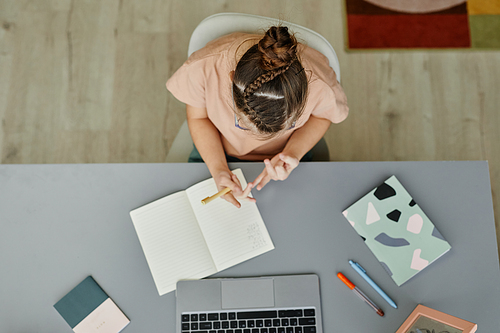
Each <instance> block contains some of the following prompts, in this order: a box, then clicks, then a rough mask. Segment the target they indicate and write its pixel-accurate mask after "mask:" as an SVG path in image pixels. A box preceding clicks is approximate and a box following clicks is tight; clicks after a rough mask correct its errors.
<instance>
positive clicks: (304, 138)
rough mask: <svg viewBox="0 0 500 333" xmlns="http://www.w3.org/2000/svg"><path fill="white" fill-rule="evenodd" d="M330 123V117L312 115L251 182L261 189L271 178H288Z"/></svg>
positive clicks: (267, 161)
mask: <svg viewBox="0 0 500 333" xmlns="http://www.w3.org/2000/svg"><path fill="white" fill-rule="evenodd" d="M330 124H331V122H330V120H328V119H324V118H316V117H314V116H311V117H310V118H309V120H308V121H307V122H306V123H305V124H304V126H302V127H301V128H299V129H297V130H296V131H295V132H293V134H292V135H291V136H290V139H288V142H287V144H286V146H285V148H284V149H283V151H282V152H281V153H279V154H278V155H276V156H274V157H273V158H272V159H271V160H268V159H266V160H264V164H265V165H266V167H265V169H264V171H262V173H261V174H260V175H259V176H258V177H257V178H256V179H255V180H254V181H253V182H252V183H250V184H252V186H253V187H255V186H257V190H261V189H262V188H263V187H264V186H266V184H267V183H268V182H269V181H270V180H271V179H273V180H285V179H286V178H288V175H289V174H290V173H291V172H292V170H293V169H295V168H296V167H297V165H299V161H300V159H301V158H302V157H303V156H304V155H305V154H306V153H307V152H308V151H309V150H311V149H312V148H313V147H314V146H315V145H316V143H318V141H319V140H321V138H322V137H323V136H324V135H325V133H326V131H327V130H328V128H329V127H330Z"/></svg>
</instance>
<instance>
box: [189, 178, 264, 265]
mask: <svg viewBox="0 0 500 333" xmlns="http://www.w3.org/2000/svg"><path fill="white" fill-rule="evenodd" d="M233 173H234V174H236V175H237V176H238V179H239V180H240V182H241V185H242V187H243V188H245V187H246V185H247V182H246V180H245V177H244V176H243V172H242V171H241V169H236V170H233ZM186 192H187V194H188V196H189V199H190V201H191V205H192V207H193V210H194V213H195V215H196V217H197V218H198V224H199V226H200V228H201V230H202V232H203V236H204V237H205V241H206V243H207V245H208V248H209V249H210V253H211V254H212V259H213V261H214V262H215V266H216V267H217V271H221V270H224V269H226V268H229V267H231V266H234V265H236V264H239V263H241V262H243V261H245V260H248V259H250V258H253V257H255V256H258V255H260V254H262V253H265V252H267V251H270V250H272V249H274V245H273V243H272V241H271V237H269V233H268V232H267V229H266V226H265V224H264V221H263V220H262V217H261V215H260V212H259V209H258V208H257V205H256V204H255V203H252V202H247V201H242V202H241V208H236V207H234V206H233V205H232V204H230V203H229V202H227V201H226V200H224V199H221V198H219V199H216V200H214V201H212V202H210V203H208V204H206V205H202V204H201V200H202V199H204V198H206V197H207V196H209V195H212V194H215V193H217V187H216V185H215V181H214V180H213V179H208V180H205V181H203V182H201V183H198V184H196V185H194V186H191V187H190V188H189V189H187V190H186Z"/></svg>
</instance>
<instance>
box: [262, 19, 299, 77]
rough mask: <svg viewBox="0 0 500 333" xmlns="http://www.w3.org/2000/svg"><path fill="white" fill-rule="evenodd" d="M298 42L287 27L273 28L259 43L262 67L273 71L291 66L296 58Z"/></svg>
mask: <svg viewBox="0 0 500 333" xmlns="http://www.w3.org/2000/svg"><path fill="white" fill-rule="evenodd" d="M296 48H297V40H296V39H295V37H294V36H293V35H290V33H289V32H288V28H287V27H271V28H270V29H269V30H267V32H266V34H265V35H264V37H263V38H262V39H261V40H260V41H259V44H258V49H259V51H260V53H261V66H262V69H264V70H273V69H275V68H279V67H283V66H286V65H289V64H291V63H292V62H293V61H294V60H295V59H296V58H297V54H296Z"/></svg>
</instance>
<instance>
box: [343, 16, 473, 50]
mask: <svg viewBox="0 0 500 333" xmlns="http://www.w3.org/2000/svg"><path fill="white" fill-rule="evenodd" d="M347 25H348V35H349V48H352V49H356V48H362V49H366V48H444V47H470V34H469V23H468V18H467V15H421V14H420V15H347Z"/></svg>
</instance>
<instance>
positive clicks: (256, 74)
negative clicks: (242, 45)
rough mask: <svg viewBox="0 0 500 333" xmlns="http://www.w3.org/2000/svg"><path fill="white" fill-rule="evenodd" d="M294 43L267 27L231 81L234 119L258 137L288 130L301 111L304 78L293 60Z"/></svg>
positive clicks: (280, 31) (283, 30)
mask: <svg viewBox="0 0 500 333" xmlns="http://www.w3.org/2000/svg"><path fill="white" fill-rule="evenodd" d="M296 52H297V40H296V39H295V37H294V36H292V35H290V33H289V32H288V28H286V27H271V28H270V29H269V30H268V31H267V32H266V34H265V36H264V38H262V39H261V40H260V41H259V43H258V44H256V45H254V46H252V47H251V48H250V49H249V50H248V51H247V52H246V53H245V54H244V55H243V57H242V58H241V59H240V61H239V62H238V64H237V66H236V70H235V72H234V77H233V87H232V89H233V99H234V102H235V105H236V110H235V112H236V113H237V116H239V117H241V118H245V119H246V120H247V121H248V122H250V123H251V127H252V128H254V129H255V130H254V131H256V132H257V133H258V135H259V136H262V137H264V138H270V137H273V136H275V135H276V134H278V133H280V132H282V131H286V130H287V129H291V128H293V127H294V125H295V121H297V119H298V118H299V117H300V115H301V114H302V111H303V110H304V106H305V102H306V97H307V77H306V74H305V73H304V68H303V67H302V65H301V63H300V61H299V59H298V57H297V53H296Z"/></svg>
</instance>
